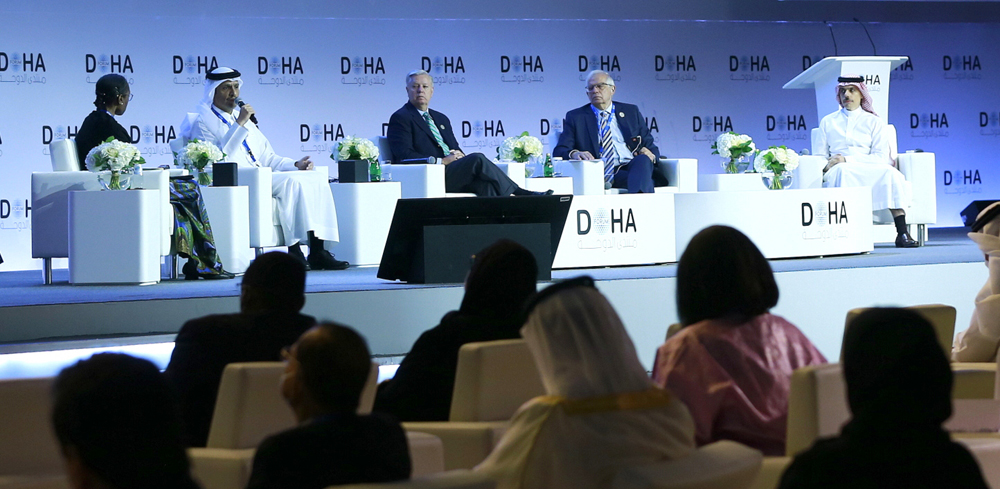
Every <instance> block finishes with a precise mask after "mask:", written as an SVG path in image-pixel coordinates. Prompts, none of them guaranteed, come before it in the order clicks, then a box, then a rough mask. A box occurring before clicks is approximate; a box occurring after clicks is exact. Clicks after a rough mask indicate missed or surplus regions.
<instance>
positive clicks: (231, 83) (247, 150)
mask: <svg viewBox="0 0 1000 489" xmlns="http://www.w3.org/2000/svg"><path fill="white" fill-rule="evenodd" d="M242 85H243V80H242V79H241V78H240V72H239V71H236V70H234V69H232V68H227V67H219V68H216V69H214V70H212V71H209V72H208V73H207V74H206V75H205V96H204V98H202V100H201V103H199V104H198V107H197V109H195V111H196V113H197V114H198V118H197V120H195V121H194V122H193V123H192V124H191V126H190V127H186V126H187V124H186V122H187V120H185V124H183V125H182V126H181V134H182V137H185V138H187V139H198V140H200V141H208V142H211V143H213V144H215V145H216V146H218V147H219V149H221V150H222V152H223V153H225V154H226V158H225V161H233V162H236V163H237V164H238V165H239V166H241V167H252V166H256V167H269V168H271V169H272V170H274V173H273V174H272V176H271V190H272V195H273V196H274V199H275V200H276V201H277V205H276V209H275V213H276V214H277V223H278V224H279V225H280V227H281V233H282V235H283V236H282V237H283V238H284V242H285V244H286V245H288V251H289V253H291V254H292V255H295V256H297V257H298V258H300V259H302V260H303V261H305V260H306V258H305V256H304V255H303V253H302V250H301V249H300V248H299V245H300V244H303V243H304V244H307V245H309V259H308V264H309V267H310V268H312V269H313V270H343V269H345V268H347V267H348V265H349V264H348V263H347V262H346V261H340V260H337V259H336V258H334V257H333V255H332V254H330V252H328V251H326V249H325V246H324V242H325V241H333V242H336V241H339V240H340V233H339V229H338V228H337V211H336V209H335V208H334V205H333V194H332V193H331V191H330V186H329V184H328V183H327V181H326V178H324V176H323V174H321V173H318V172H311V171H303V172H299V171H297V170H312V169H313V162H312V161H310V160H309V157H308V156H305V157H303V158H302V159H300V160H298V161H295V160H293V159H291V158H286V157H283V156H278V155H277V154H275V152H274V149H273V148H272V147H271V143H270V142H269V141H268V140H267V138H266V137H264V134H263V133H261V132H260V129H258V128H257V124H256V116H255V112H254V109H253V107H251V106H250V105H249V104H244V103H242V100H241V99H240V87H241V86H242Z"/></svg>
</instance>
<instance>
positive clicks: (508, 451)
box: [476, 277, 694, 489]
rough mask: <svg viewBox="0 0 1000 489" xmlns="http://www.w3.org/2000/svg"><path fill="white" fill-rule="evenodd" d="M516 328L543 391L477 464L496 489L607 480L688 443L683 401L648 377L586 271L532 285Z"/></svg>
mask: <svg viewBox="0 0 1000 489" xmlns="http://www.w3.org/2000/svg"><path fill="white" fill-rule="evenodd" d="M521 335H522V336H523V337H524V339H525V341H526V342H527V344H528V349H529V350H531V355H532V357H533V358H534V359H535V364H536V365H537V366H538V370H539V373H540V374H541V377H542V384H543V385H544V386H545V392H546V394H547V395H546V396H542V397H537V398H535V399H532V400H531V401H528V402H527V403H525V404H524V406H521V408H520V409H519V410H518V412H517V413H516V414H515V415H514V418H513V419H512V420H511V424H510V428H509V429H508V430H507V432H506V433H505V434H504V436H503V438H502V439H501V440H500V443H499V444H498V445H497V447H496V449H495V450H494V451H493V453H491V454H490V456H489V457H487V459H486V460H485V461H484V462H483V463H482V464H480V465H479V466H478V467H476V470H477V471H482V472H485V473H487V474H488V475H489V476H490V477H491V478H493V479H495V480H496V481H497V488H498V489H514V488H524V489H528V488H539V489H541V488H546V489H550V488H574V489H590V488H595V489H596V488H604V487H610V484H611V480H612V479H613V478H614V476H615V474H616V473H617V472H619V471H620V469H622V468H623V467H626V466H637V465H646V464H652V463H657V462H660V461H664V460H671V459H676V458H681V457H684V456H686V455H689V454H690V453H691V452H692V451H693V450H694V440H693V430H694V426H693V424H692V422H691V415H690V414H688V410H687V408H686V407H684V404H683V403H682V402H681V401H680V399H678V398H677V397H675V396H673V395H672V394H670V393H669V392H668V391H666V390H663V389H661V388H659V387H657V386H655V385H654V384H653V383H652V382H651V381H650V380H649V376H648V375H647V374H646V369H645V368H643V366H642V365H641V364H640V363H639V359H638V358H637V357H636V354H635V346H634V345H633V344H632V340H631V339H630V338H629V336H628V333H626V332H625V327H624V326H623V325H622V322H621V319H619V317H618V314H617V313H615V310H614V308H612V307H611V304H609V303H608V301H607V299H606V298H605V297H604V296H603V295H601V293H600V292H598V291H597V289H595V288H594V282H593V280H592V279H591V278H590V277H580V278H577V279H573V280H570V281H567V282H563V283H560V284H556V285H552V286H550V287H549V288H547V289H545V290H543V291H542V292H540V293H539V294H538V297H537V299H535V300H534V301H532V305H530V306H529V310H528V319H527V322H525V324H524V327H523V328H522V329H521Z"/></svg>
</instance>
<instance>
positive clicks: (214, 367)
mask: <svg viewBox="0 0 1000 489" xmlns="http://www.w3.org/2000/svg"><path fill="white" fill-rule="evenodd" d="M315 322H316V320H315V318H313V317H311V316H305V315H302V314H299V313H292V312H283V311H268V312H260V313H240V314H217V315H212V316H205V317H202V318H197V319H192V320H190V321H188V322H187V323H185V324H184V326H183V327H181V330H180V332H179V333H178V334H177V339H175V340H174V351H173V354H172V355H171V356H170V364H169V365H167V370H166V372H165V374H166V376H167V379H169V380H170V381H171V382H172V383H173V385H174V388H175V389H176V391H177V394H178V399H179V400H180V404H181V416H182V420H183V421H184V429H185V433H186V435H187V437H186V438H187V441H188V443H189V444H190V446H195V447H203V446H205V442H206V441H208V430H209V427H210V426H211V423H212V412H213V411H214V410H215V397H216V395H217V394H218V391H219V382H221V380H222V371H223V370H225V368H226V365H228V364H230V363H236V362H275V361H280V360H281V349H282V348H284V347H286V346H288V345H291V344H292V343H294V342H295V341H296V340H297V339H298V338H299V336H301V335H302V333H304V332H305V331H306V330H307V329H309V328H310V327H312V326H313V324H315ZM275 388H276V389H277V387H275Z"/></svg>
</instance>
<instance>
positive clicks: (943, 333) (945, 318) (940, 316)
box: [840, 304, 956, 361]
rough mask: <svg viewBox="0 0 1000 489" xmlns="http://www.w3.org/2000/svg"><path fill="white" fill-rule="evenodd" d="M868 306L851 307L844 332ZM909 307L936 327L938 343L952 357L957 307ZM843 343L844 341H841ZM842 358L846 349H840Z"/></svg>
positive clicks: (935, 305)
mask: <svg viewBox="0 0 1000 489" xmlns="http://www.w3.org/2000/svg"><path fill="white" fill-rule="evenodd" d="M868 309H869V308H867V307H859V308H857V309H851V310H850V311H847V319H846V321H845V323H844V334H845V335H846V334H847V328H849V327H850V326H851V321H854V318H856V317H858V315H860V314H861V313H862V312H865V311H867V310H868ZM907 309H911V310H914V311H916V312H918V313H920V314H921V315H922V316H924V318H926V319H927V321H928V322H930V323H931V326H933V327H934V334H935V335H936V336H937V339H938V343H939V344H940V345H941V348H942V349H943V350H944V354H945V356H947V357H948V358H951V344H952V341H953V340H954V339H955V315H956V312H955V308H954V307H952V306H947V305H944V304H924V305H919V306H910V307H907ZM841 344H842V345H843V342H841ZM840 360H841V361H843V360H844V349H843V347H841V349H840Z"/></svg>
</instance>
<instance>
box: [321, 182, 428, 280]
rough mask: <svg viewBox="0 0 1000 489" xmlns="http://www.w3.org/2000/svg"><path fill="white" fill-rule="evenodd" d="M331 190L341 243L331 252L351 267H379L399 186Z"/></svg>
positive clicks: (336, 187)
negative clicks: (349, 263)
mask: <svg viewBox="0 0 1000 489" xmlns="http://www.w3.org/2000/svg"><path fill="white" fill-rule="evenodd" d="M441 168H442V169H443V168H444V167H443V166H442V167H441ZM442 181H443V180H442ZM330 190H331V191H332V192H333V200H334V202H336V204H337V225H338V226H339V227H340V242H338V243H336V244H334V245H333V247H332V248H330V251H332V252H334V253H336V254H337V258H338V259H340V260H347V261H349V262H351V265H378V264H379V263H380V262H381V261H382V250H384V249H385V240H386V237H388V236H389V226H391V225H392V215H393V213H394V212H395V211H396V201H397V200H399V199H400V198H401V196H402V186H401V185H400V183H399V182H362V183H331V184H330Z"/></svg>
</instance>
